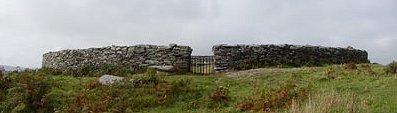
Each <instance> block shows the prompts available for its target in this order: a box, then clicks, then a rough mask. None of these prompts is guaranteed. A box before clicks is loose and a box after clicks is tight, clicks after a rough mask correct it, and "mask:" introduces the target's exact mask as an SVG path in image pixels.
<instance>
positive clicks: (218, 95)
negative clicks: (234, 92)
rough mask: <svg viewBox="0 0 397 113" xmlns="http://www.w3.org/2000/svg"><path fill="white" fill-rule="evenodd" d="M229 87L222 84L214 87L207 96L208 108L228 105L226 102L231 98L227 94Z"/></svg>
mask: <svg viewBox="0 0 397 113" xmlns="http://www.w3.org/2000/svg"><path fill="white" fill-rule="evenodd" d="M229 93H230V91H229V89H228V88H227V87H224V86H218V87H216V88H215V89H214V91H213V92H212V93H211V95H210V96H208V99H209V100H210V102H209V106H208V107H209V108H220V107H223V106H226V105H228V102H229V101H230V100H231V97H230V96H229Z"/></svg>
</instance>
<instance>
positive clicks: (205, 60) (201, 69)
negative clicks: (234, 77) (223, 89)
mask: <svg viewBox="0 0 397 113" xmlns="http://www.w3.org/2000/svg"><path fill="white" fill-rule="evenodd" d="M190 68H191V69H190V70H191V72H192V73H193V74H202V75H205V74H212V73H214V72H215V71H214V56H192V58H191V65H190Z"/></svg>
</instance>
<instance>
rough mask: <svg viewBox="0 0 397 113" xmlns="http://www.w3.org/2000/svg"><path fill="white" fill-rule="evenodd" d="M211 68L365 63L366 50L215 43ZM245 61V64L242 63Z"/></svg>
mask: <svg viewBox="0 0 397 113" xmlns="http://www.w3.org/2000/svg"><path fill="white" fill-rule="evenodd" d="M213 52H214V59H215V69H216V70H217V71H223V70H228V69H235V68H236V67H238V66H241V65H255V66H256V67H270V66H279V65H288V66H294V67H297V66H321V65H325V64H343V63H367V62H369V60H368V53H367V52H366V51H363V50H358V49H354V48H351V47H349V48H332V47H322V46H301V45H288V44H284V45H215V46H214V47H213ZM246 63H248V64H246Z"/></svg>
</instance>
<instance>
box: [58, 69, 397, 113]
mask: <svg viewBox="0 0 397 113" xmlns="http://www.w3.org/2000/svg"><path fill="white" fill-rule="evenodd" d="M371 66H372V68H373V70H374V71H375V72H376V74H375V75H369V74H357V72H356V71H355V70H346V69H343V68H342V67H341V66H326V67H312V68H309V67H302V68H285V69H263V70H259V74H257V75H253V76H245V75H244V74H243V75H239V76H237V77H229V76H226V75H210V76H195V75H175V76H163V77H161V79H163V80H166V81H169V82H172V81H177V80H180V79H186V78H188V79H191V85H190V87H191V89H192V91H194V92H193V93H200V95H202V96H201V97H196V98H192V97H189V96H191V95H190V93H189V94H186V97H180V99H177V101H176V102H175V103H173V104H167V105H161V106H155V107H149V108H146V109H145V110H144V111H142V112H186V111H187V112H214V111H217V112H241V111H239V110H237V109H236V108H235V105H237V104H238V103H239V102H241V101H243V100H244V99H246V98H247V97H249V96H251V95H253V93H252V89H253V88H252V85H251V84H252V81H256V82H258V83H259V86H260V88H261V89H263V90H266V88H268V87H277V86H275V85H274V84H276V83H278V82H282V81H285V80H287V78H289V77H291V76H294V77H298V78H300V79H299V80H300V81H299V83H296V84H297V85H301V86H309V87H310V95H316V94H319V93H321V92H333V91H335V92H339V93H338V94H344V93H345V92H352V93H353V94H355V98H359V99H361V100H365V103H364V104H365V107H366V109H367V110H366V111H365V112H371V113H376V112H379V113H389V112H396V111H393V110H395V109H397V97H396V94H397V90H396V89H397V81H396V79H395V78H394V76H387V75H385V74H384V73H383V66H381V65H371ZM327 69H331V70H333V72H332V73H331V75H332V76H333V77H334V79H329V78H328V77H327V76H326V75H325V72H326V70H327ZM53 79H54V80H55V81H58V82H57V84H58V86H57V88H54V89H52V91H51V95H52V96H57V97H59V102H60V103H59V106H62V104H64V103H62V102H63V101H66V100H67V97H68V96H70V95H71V94H72V93H73V92H76V90H78V89H80V88H81V87H84V86H86V84H87V83H88V82H89V81H90V80H95V79H97V78H88V77H87V78H81V77H80V78H73V77H65V76H54V77H53ZM218 86H225V87H227V88H229V90H230V96H231V97H232V100H231V101H230V102H229V104H228V105H227V106H225V107H221V108H218V109H209V108H206V107H203V106H198V107H197V108H192V106H191V104H192V103H193V102H195V101H197V100H200V99H205V98H207V95H210V94H211V92H212V91H213V89H214V88H216V87H218ZM137 98H139V97H137ZM342 98H343V97H342ZM313 101H314V100H313ZM306 104H307V102H306ZM342 104H343V103H342ZM304 105H305V103H304V104H302V106H304ZM341 106H344V105H341ZM300 108H303V107H300ZM331 112H348V111H346V110H343V109H338V107H334V108H332V109H331Z"/></svg>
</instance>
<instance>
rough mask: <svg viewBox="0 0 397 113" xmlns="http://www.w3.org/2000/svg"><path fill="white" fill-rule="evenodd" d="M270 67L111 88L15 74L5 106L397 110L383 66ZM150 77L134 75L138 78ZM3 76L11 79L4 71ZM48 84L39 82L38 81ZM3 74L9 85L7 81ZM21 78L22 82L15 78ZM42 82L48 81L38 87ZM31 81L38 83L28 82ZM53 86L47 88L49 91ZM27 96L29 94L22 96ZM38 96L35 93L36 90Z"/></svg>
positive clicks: (396, 89)
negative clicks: (346, 67) (354, 67)
mask: <svg viewBox="0 0 397 113" xmlns="http://www.w3.org/2000/svg"><path fill="white" fill-rule="evenodd" d="M370 66H371V68H372V70H373V71H374V72H375V73H372V72H370V70H368V69H366V68H361V65H358V67H359V69H358V70H353V69H345V68H344V67H343V66H342V65H332V66H324V67H301V68H267V69H257V70H254V71H246V72H239V74H234V75H232V76H228V75H227V74H217V75H206V76H202V75H201V76H197V75H173V76H160V77H158V78H157V79H158V80H159V81H160V83H158V84H156V85H153V84H148V85H142V86H138V87H131V84H128V83H124V82H121V83H118V84H115V85H112V86H104V85H100V84H98V83H97V82H96V81H97V79H98V77H71V76H67V75H66V76H65V75H64V76H61V75H45V74H44V75H43V74H40V73H35V74H33V72H22V73H13V74H10V75H7V76H9V77H19V78H20V77H23V76H41V79H37V80H36V81H32V80H29V79H27V80H21V81H19V80H17V79H15V78H14V79H15V80H11V82H9V84H11V85H9V87H5V86H3V87H2V90H1V91H2V92H1V95H0V109H2V110H0V111H2V113H6V112H26V113H28V112H58V113H63V112H65V113H66V112H149V113H158V112H162V113H186V112H191V113H207V112H220V113H230V112H232V113H240V112H263V113H395V112H397V95H396V94H397V80H396V78H395V76H392V75H386V74H385V73H384V71H383V68H384V66H382V65H370ZM253 73H254V74H253ZM142 76H144V75H129V77H130V78H139V77H142ZM3 78H4V77H3ZM40 80H42V81H46V82H38V81H40ZM4 81H7V80H2V82H3V83H2V84H5V82H4ZM13 81H14V82H15V81H18V83H13ZM43 83H48V84H47V85H48V87H46V88H39V89H35V88H36V87H33V86H37V87H41V86H42V85H43ZM29 84H33V85H32V87H29V86H30V85H29ZM18 89H20V90H18ZM46 89H48V90H46ZM21 92H23V93H22V94H26V95H19V94H20V93H21ZM35 94H36V95H39V96H29V95H35Z"/></svg>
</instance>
